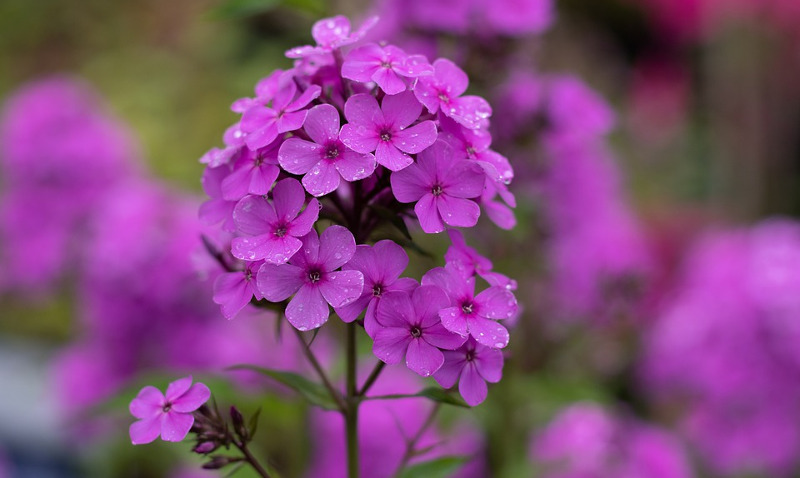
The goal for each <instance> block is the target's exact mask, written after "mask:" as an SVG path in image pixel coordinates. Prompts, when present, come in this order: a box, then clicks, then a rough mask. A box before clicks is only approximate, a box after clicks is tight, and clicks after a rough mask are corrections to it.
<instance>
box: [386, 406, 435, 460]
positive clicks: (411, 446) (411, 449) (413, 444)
mask: <svg viewBox="0 0 800 478" xmlns="http://www.w3.org/2000/svg"><path fill="white" fill-rule="evenodd" d="M441 406H442V404H441V403H438V402H437V403H436V404H435V405H434V406H433V408H431V411H430V412H429V413H428V416H427V417H426V418H425V422H424V423H423V424H422V426H421V427H419V430H417V433H415V434H414V436H413V437H412V438H411V439H410V440H408V442H407V443H406V451H405V453H404V454H403V459H402V460H401V461H400V466H399V467H397V473H396V475H395V476H399V475H400V474H401V473H402V472H403V470H404V469H405V467H407V466H408V462H409V461H411V458H413V457H414V453H415V452H416V451H417V450H416V448H417V443H419V441H420V440H421V439H422V435H424V434H425V431H426V430H427V429H428V428H430V426H431V425H433V422H434V421H435V420H436V415H437V414H438V413H439V409H441Z"/></svg>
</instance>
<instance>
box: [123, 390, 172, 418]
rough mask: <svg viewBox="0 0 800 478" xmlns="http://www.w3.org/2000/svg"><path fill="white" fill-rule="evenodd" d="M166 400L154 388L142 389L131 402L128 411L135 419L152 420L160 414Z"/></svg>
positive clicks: (159, 391)
mask: <svg viewBox="0 0 800 478" xmlns="http://www.w3.org/2000/svg"><path fill="white" fill-rule="evenodd" d="M164 402H166V398H165V397H164V394H163V393H161V390H159V389H157V388H156V387H151V386H147V387H144V388H143V389H142V390H141V391H140V392H139V394H138V395H136V398H134V399H133V400H132V401H131V404H130V405H129V406H128V409H129V410H130V412H131V415H133V416H134V417H136V418H153V417H156V416H158V415H159V414H160V413H161V407H163V406H164Z"/></svg>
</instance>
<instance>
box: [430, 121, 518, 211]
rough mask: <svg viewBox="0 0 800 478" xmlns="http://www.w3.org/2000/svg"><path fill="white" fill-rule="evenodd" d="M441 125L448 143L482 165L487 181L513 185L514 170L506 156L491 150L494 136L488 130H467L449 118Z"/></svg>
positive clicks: (458, 151) (461, 153)
mask: <svg viewBox="0 0 800 478" xmlns="http://www.w3.org/2000/svg"><path fill="white" fill-rule="evenodd" d="M440 124H441V127H442V132H443V136H444V138H445V139H446V141H447V143H448V144H449V145H450V146H451V147H452V148H453V149H454V150H455V151H456V152H457V153H458V154H460V155H461V156H463V157H465V158H467V159H471V160H473V161H475V162H477V163H478V164H480V165H481V167H482V168H484V170H485V171H486V177H487V179H489V180H492V181H494V182H496V183H499V185H502V186H506V185H508V184H510V183H511V181H512V180H513V179H514V169H513V168H512V167H511V163H509V161H508V159H507V158H506V157H505V156H503V155H502V154H500V153H498V152H496V151H492V150H491V149H489V146H491V144H492V135H491V134H490V133H489V132H488V131H487V130H484V129H477V130H475V129H469V128H465V127H463V126H461V125H460V124H458V123H456V122H455V121H452V120H450V119H448V118H442V121H441V122H440ZM504 189H505V188H504ZM511 201H513V196H512V199H511ZM509 205H511V204H509ZM511 206H512V207H514V206H516V204H514V205H511Z"/></svg>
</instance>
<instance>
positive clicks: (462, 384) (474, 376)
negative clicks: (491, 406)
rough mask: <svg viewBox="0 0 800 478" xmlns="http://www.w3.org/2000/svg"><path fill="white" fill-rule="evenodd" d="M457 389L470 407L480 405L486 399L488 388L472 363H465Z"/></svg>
mask: <svg viewBox="0 0 800 478" xmlns="http://www.w3.org/2000/svg"><path fill="white" fill-rule="evenodd" d="M458 391H459V393H461V396H462V397H464V401H465V402H467V404H468V405H469V406H471V407H474V406H476V405H480V404H481V403H483V401H484V400H486V396H487V395H488V394H489V388H488V387H487V386H486V382H484V380H483V378H481V376H480V375H479V374H478V371H477V370H476V369H475V365H474V364H473V363H467V365H466V367H464V370H463V371H462V372H461V379H460V380H459V382H458Z"/></svg>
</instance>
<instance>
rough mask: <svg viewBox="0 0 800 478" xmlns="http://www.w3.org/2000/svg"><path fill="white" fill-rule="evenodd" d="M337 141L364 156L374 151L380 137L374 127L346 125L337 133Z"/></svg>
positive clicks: (354, 124)
mask: <svg viewBox="0 0 800 478" xmlns="http://www.w3.org/2000/svg"><path fill="white" fill-rule="evenodd" d="M339 141H341V142H342V144H344V145H345V146H347V147H348V148H350V149H352V150H353V151H355V152H357V153H363V154H366V153H371V152H373V151H375V148H377V147H378V143H379V142H380V137H379V135H378V131H377V129H376V128H375V127H374V125H363V124H356V123H347V124H345V125H343V126H342V130H341V131H340V132H339Z"/></svg>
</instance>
